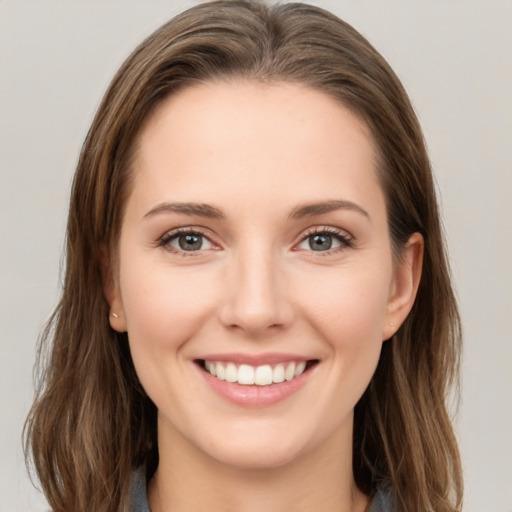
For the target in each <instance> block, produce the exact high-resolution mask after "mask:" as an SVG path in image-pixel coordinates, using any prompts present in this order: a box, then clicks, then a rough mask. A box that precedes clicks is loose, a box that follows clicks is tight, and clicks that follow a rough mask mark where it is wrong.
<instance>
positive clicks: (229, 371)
mask: <svg viewBox="0 0 512 512" xmlns="http://www.w3.org/2000/svg"><path fill="white" fill-rule="evenodd" d="M226 380H227V381H228V382H236V381H237V380H238V370H237V369H236V366H235V365H234V364H233V363H228V365H227V366H226Z"/></svg>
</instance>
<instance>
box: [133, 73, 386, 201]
mask: <svg viewBox="0 0 512 512" xmlns="http://www.w3.org/2000/svg"><path fill="white" fill-rule="evenodd" d="M375 154H376V152H375V150H374V145H373V142H372V137H371V134H370V131H369V128H368V127H367V125H366V124H365V123H364V122H363V121H362V120H361V119H360V118H359V117H357V116H356V115H355V114H354V113H353V112H351V110H349V109H348V108H347V107H345V106H344V105H343V104H341V103H340V102H338V101H336V100H334V99H333V98H331V97H330V96H328V95H326V94H324V93H322V92H319V91H317V90H314V89H311V88H309V87H307V86H302V85H299V84H290V83H277V84H272V85H268V84H260V83H254V82H242V81H240V82H215V83H206V84H201V85H198V86H193V87H188V88H185V89H183V90H181V91H180V92H178V93H176V94H174V95H172V96H170V97H169V98H168V99H166V100H165V101H164V102H163V103H162V104H161V105H160V106H159V107H158V108H157V110H156V111H155V113H154V114H153V115H152V116H151V118H150V119H149V120H148V122H147V123H146V125H145V127H144V129H143V130H142V132H141V134H140V136H139V141H138V145H137V151H136V154H135V159H134V166H133V168H134V171H135V176H134V190H135V191H136V192H137V188H139V189H140V190H138V193H139V196H144V195H146V196H150V195H152V196H154V197H153V200H155V201H156V196H161V199H162V200H171V199H173V200H174V199H179V200H190V201H192V200H193V201H203V200H204V201H205V202H209V203H210V202H212V196H213V195H215V196H216V200H217V201H223V200H224V199H230V200H233V197H234V196H236V197H238V198H240V199H241V200H244V198H245V199H246V200H248V201H249V200H252V201H255V200H256V201H257V200H262V199H263V198H272V199H273V200H274V201H277V202H279V203H280V204H287V202H289V203H290V207H293V205H292V204H291V203H293V202H295V203H297V202H301V201H309V200H311V199H325V198H328V197H327V196H329V195H335V196H340V195H346V194H348V195H352V196H353V197H352V199H358V196H359V195H361V192H366V193H368V192H372V193H373V195H379V194H380V195H381V191H380V186H379V185H378V181H377V176H376V163H375ZM370 189H371V190H370ZM165 195H167V196H169V195H170V196H179V197H177V198H175V197H164V196H165ZM366 195H368V194H366ZM312 196H318V197H312ZM146 199H147V200H148V201H149V197H147V198H146ZM366 199H367V200H368V198H366ZM141 200H142V197H141ZM370 202H371V201H370Z"/></svg>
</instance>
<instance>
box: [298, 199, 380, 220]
mask: <svg viewBox="0 0 512 512" xmlns="http://www.w3.org/2000/svg"><path fill="white" fill-rule="evenodd" d="M336 210H352V211H355V212H357V213H360V214H361V215H364V216H365V217H367V218H368V220H371V217H370V214H369V213H368V212H367V211H366V210H365V209H363V208H361V207H360V206H359V205H357V204H356V203H353V202H352V201H344V200H341V199H338V200H332V201H322V202H320V203H308V204H305V205H302V206H299V207H297V208H295V209H294V210H293V211H292V212H291V213H290V218H292V219H301V218H303V217H312V216H314V215H322V214H323V213H329V212H333V211H336Z"/></svg>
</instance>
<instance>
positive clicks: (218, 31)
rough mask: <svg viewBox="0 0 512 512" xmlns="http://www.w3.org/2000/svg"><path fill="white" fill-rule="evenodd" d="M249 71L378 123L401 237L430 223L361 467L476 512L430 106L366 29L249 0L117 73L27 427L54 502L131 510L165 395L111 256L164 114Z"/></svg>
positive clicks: (393, 485) (405, 496)
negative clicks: (170, 101) (109, 270)
mask: <svg viewBox="0 0 512 512" xmlns="http://www.w3.org/2000/svg"><path fill="white" fill-rule="evenodd" d="M238 78H242V79H250V80H256V81H264V82H277V81H287V82H298V83H301V84H306V85H309V86H311V87H313V88H315V89H317V90H319V91H323V92H324V93H326V94H328V95H330V96H332V97H334V98H336V99H337V100H339V101H340V102H342V103H343V104H345V105H347V106H348V107H350V108H351V109H352V110H353V111H354V112H355V113H357V115H359V116H360V117H361V118H362V119H364V120H365V121H366V123H367V124H368V126H369V127H370V129H371V131H372V134H373V137H374V141H375V145H376V147H377V151H378V154H379V162H378V175H379V178H380V180H381V183H382V187H383V190H384V193H385V196H386V201H387V209H388V218H389V227H390V233H391V239H392V245H393V247H394V249H395V251H396V252H397V254H399V252H400V248H401V247H402V246H403V244H404V243H405V242H406V241H407V240H408V238H409V236H410V235H411V234H412V233H414V232H419V233H421V234H422V235H423V237H424V239H425V254H424V263H423V276H422V280H421V283H420V287H419V291H418V295H417V299H416V302H415V305H414V307H413V310H412V311H411V313H410V315H409V316H408V318H407V319H406V321H405V323H404V324H403V325H402V327H401V328H400V330H399V331H398V332H397V333H396V334H395V335H394V336H393V338H392V339H391V340H389V341H388V342H386V343H385V344H384V347H383V351H382V354H381V358H380V362H379V365H378V368H377V371H376V373H375V375H374V377H373V379H372V381H371V383H370V385H369V387H368V389H367V390H366V392H365V393H364V395H363V397H362V398H361V400H360V402H359V403H358V404H357V406H356V411H355V425H354V451H353V454H354V459H353V469H354V477H355V480H356V483H357V485H358V486H359V487H360V489H361V490H362V491H363V492H365V493H367V494H368V495H372V494H373V493H375V491H376V489H377V488H378V487H379V486H382V485H388V486H389V487H390V489H391V492H392V495H393V498H394V500H395V503H396V509H397V510H400V511H406V510H414V511H420V510H421V511H435V512H449V511H451V512H453V511H456V510H460V507H461V501H462V477H461V468H460V460H459V454H458V449H457V444H456V441H455V438H454V434H453V430H452V426H451V422H450V418H449V415H448V412H447V405H446V402H447V398H448V394H449V391H450V389H451V386H452V385H453V384H457V383H458V364H459V353H460V321H459V316H458V312H457V306H456V303H455V299H454V294H453V291H452V287H451V283H450V276H449V271H448V266H447V261H446V256H445V249H444V246H443V237H442V231H441V226H440V221H439V215H438V208H437V203H436V197H435V188H434V184H433V179H432V173H431V169H430V164H429V160H428V156H427V153H426V149H425V145H424V141H423V137H422V132H421V129H420V126H419V124H418V121H417V119H416V116H415V114H414V111H413V109H412V107H411V104H410V102H409V100H408V97H407V95H406V93H405V91H404V89H403V87H402V85H401V84H400V82H399V80H398V78H397V77H396V76H395V74H394V73H393V71H392V70H391V69H390V67H389V65H388V64H387V63H386V61H385V60H384V59H383V58H382V57H381V56H380V55H379V54H378V53H377V52H376V51H375V50H374V48H373V47H372V46H371V45H370V44H369V43H368V41H366V39H364V38H363V37H362V36H361V35H360V34H359V33H358V32H357V31H355V30H354V29H353V28H352V27H351V26H350V25H348V24H346V23H345V22H343V21H341V20H340V19H338V18H337V17H335V16H334V15H332V14H330V13H329V12H327V11H324V10H322V9H320V8H317V7H312V6H309V5H304V4H299V3H294V4H283V5H276V6H266V5H263V4H261V3H259V2H255V1H246V0H233V1H229V0H224V1H214V2H207V3H204V4H201V5H198V6H196V7H194V8H192V9H190V10H188V11H186V12H184V13H182V14H181V15H179V16H177V17H176V18H174V19H173V20H171V21H170V22H168V23H167V24H165V25H163V26H162V27H161V28H160V29H158V30H157V31H156V32H155V33H153V34H152V35H151V36H150V37H149V38H147V39H146V40H145V41H144V42H143V43H142V44H141V45H140V46H139V47H138V48H137V49H136V50H135V51H134V52H133V53H132V55H131V56H130V57H129V58H128V59H127V60H126V61H125V63H124V64H123V65H122V67H121V69H120V70H119V71H118V73H117V74H116V76H115V77H114V79H113V81H112V83H111V85H110V87H109V89H108V91H107V92H106V94H105V97H104V98H103V101H102V103H101V105H100V107H99V109H98V112H97V114H96V117H95V119H94V121H93V123H92V126H91V128H90V131H89V133H88V135H87V138H86V140H85V143H84V145H83V148H82V152H81V155H80V160H79V163H78V167H77V171H76V175H75V179H74V183H73V189H72V196H71V204H70V211H69V220H68V227H67V260H66V261H67V265H66V269H65V281H64V289H63V295H62V299H61V301H60V304H59V306H58V308H57V309H56V311H55V312H54V314H53V315H52V317H51V319H50V322H49V324H48V326H47V328H46V330H45V331H44V333H43V335H42V338H41V344H40V349H39V361H40V374H39V389H38V393H37V396H36V400H35V403H34V405H33V407H32V410H31V412H30V415H29V418H28V420H27V424H26V450H27V453H28V452H31V454H32V458H33V461H34V465H35V469H36V471H37V473H38V475H39V477H40V480H41V482H42V485H43V489H44V491H45V493H46V496H47V499H48V501H49V503H50V505H51V507H52V509H53V510H55V511H59V512H60V511H66V512H69V511H70V510H73V511H77V512H78V511H85V510H87V511H89V510H94V511H95V512H100V511H111V512H114V511H118V510H120V509H121V507H122V506H123V505H124V504H126V499H127V494H128V490H129V480H130V473H131V472H132V471H133V468H134V467H137V466H138V465H140V464H142V463H144V462H148V459H151V457H152V456H154V454H155V452H156V451H157V445H156V443H157V440H156V410H155V406H154V404H153V403H152V402H151V401H150V399H149V398H148V397H147V395H146V394H145V392H144V390H143V389H142V388H141V386H140V383H139V381H138V379H137V376H136V374H135V371H134V367H133V364H132V361H131V357H130V353H129V350H128V348H127V347H128V345H127V343H126V335H125V334H118V333H116V332H114V331H113V330H112V329H111V328H110V326H109V322H108V314H109V310H108V304H107V302H106V300H105V298H104V294H103V280H102V272H101V265H100V262H99V260H100V255H99V253H100V250H101V248H102V247H107V248H108V249H109V251H110V254H112V253H113V252H114V251H115V247H116V243H117V239H118V234H119V230H120V225H121V219H122V215H123V206H124V204H125V202H126V197H127V194H128V193H129V190H130V160H131V158H132V153H133V152H134V150H136V137H137V135H138V133H139V132H140V130H141V127H142V126H143V123H144V122H145V120H147V119H148V116H149V115H150V113H151V112H153V111H154V109H155V108H156V107H157V105H158V104H159V103H160V102H161V101H162V100H163V99H164V98H166V97H167V96H168V95H169V94H172V93H173V92H174V91H176V90H178V89H180V88H183V87H186V86H188V85H190V84H193V83H197V82H205V81H209V80H215V79H224V80H226V79H228V80H229V79H238ZM150 463H151V460H150ZM154 463H155V462H154V460H153V464H154Z"/></svg>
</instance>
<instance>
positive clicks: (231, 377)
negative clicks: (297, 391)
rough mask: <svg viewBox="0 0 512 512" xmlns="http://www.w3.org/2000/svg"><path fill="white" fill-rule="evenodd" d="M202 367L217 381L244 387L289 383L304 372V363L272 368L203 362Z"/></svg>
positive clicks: (267, 365)
mask: <svg viewBox="0 0 512 512" xmlns="http://www.w3.org/2000/svg"><path fill="white" fill-rule="evenodd" d="M204 367H205V369H206V371H207V372H209V373H210V374H211V375H213V376H214V377H217V379H219V380H225V381H227V382H237V383H238V384H243V385H246V386H251V385H256V386H269V385H270V384H280V383H281V382H284V381H285V380H286V381H290V380H293V379H294V378H295V377H298V376H300V375H302V374H303V373H304V371H305V370H306V361H301V362H299V363H295V362H293V361H292V362H290V363H279V364H276V365H275V366H274V367H273V368H272V366H271V365H269V364H264V365H261V366H250V365H248V364H241V365H240V366H238V367H237V366H236V364H234V363H223V362H219V361H215V362H214V361H205V362H204Z"/></svg>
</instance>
